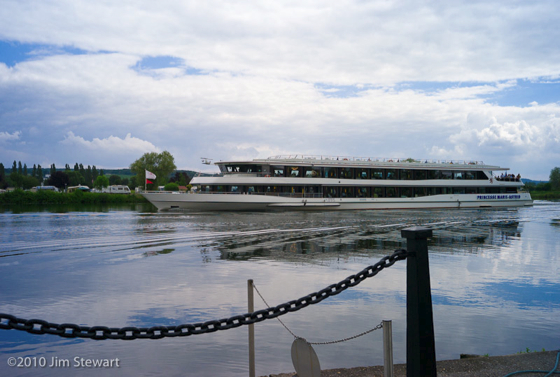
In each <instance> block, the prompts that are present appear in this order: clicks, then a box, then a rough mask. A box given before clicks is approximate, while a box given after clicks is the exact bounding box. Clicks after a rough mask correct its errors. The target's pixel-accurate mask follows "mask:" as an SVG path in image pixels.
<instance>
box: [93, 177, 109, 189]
mask: <svg viewBox="0 0 560 377" xmlns="http://www.w3.org/2000/svg"><path fill="white" fill-rule="evenodd" d="M108 186H109V178H107V177H106V176H104V175H99V176H97V178H95V182H93V187H95V188H96V189H98V190H101V189H102V188H103V187H108Z"/></svg>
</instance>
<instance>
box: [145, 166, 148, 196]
mask: <svg viewBox="0 0 560 377" xmlns="http://www.w3.org/2000/svg"><path fill="white" fill-rule="evenodd" d="M146 191H148V179H147V178H146V168H144V192H146Z"/></svg>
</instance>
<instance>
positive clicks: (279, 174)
mask: <svg viewBox="0 0 560 377" xmlns="http://www.w3.org/2000/svg"><path fill="white" fill-rule="evenodd" d="M273 172H274V176H275V177H283V176H284V167H279V166H275V167H273Z"/></svg>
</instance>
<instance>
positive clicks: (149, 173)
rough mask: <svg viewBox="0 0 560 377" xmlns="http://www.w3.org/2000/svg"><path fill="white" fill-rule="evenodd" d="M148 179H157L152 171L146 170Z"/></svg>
mask: <svg viewBox="0 0 560 377" xmlns="http://www.w3.org/2000/svg"><path fill="white" fill-rule="evenodd" d="M146 179H156V175H155V174H154V173H152V172H151V171H147V170H146Z"/></svg>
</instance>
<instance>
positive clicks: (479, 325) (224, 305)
mask: <svg viewBox="0 0 560 377" xmlns="http://www.w3.org/2000/svg"><path fill="white" fill-rule="evenodd" d="M416 224H423V225H430V226H432V227H433V229H434V237H433V238H432V239H431V241H430V242H429V248H430V269H431V284H432V298H433V304H434V307H433V310H434V327H435V334H436V353H437V359H438V360H442V359H455V358H458V357H459V354H460V353H475V354H490V355H502V354H511V353H516V352H519V351H525V350H526V349H527V348H529V349H531V350H541V349H543V348H545V349H546V350H553V349H558V348H560V202H538V201H537V202H535V206H534V207H531V208H521V209H500V210H468V209H459V210H458V209H455V210H408V211H363V212H341V213H338V212H317V213H296V212H286V213H281V212H279V213H210V214H189V213H184V212H159V213H158V212H155V211H154V210H153V207H151V206H137V207H134V206H133V207H130V206H128V207H127V206H125V207H110V208H109V207H101V208H87V209H84V208H81V209H72V208H70V207H62V208H52V209H15V208H3V209H0V312H2V313H6V314H11V315H15V316H17V317H22V318H28V319H29V318H35V319H43V320H46V321H48V322H54V323H76V324H80V325H86V326H97V325H100V326H109V327H125V326H136V327H151V326H156V325H178V324H183V323H195V322H204V321H208V320H213V319H220V318H226V317H230V316H233V315H237V314H243V313H245V312H247V280H248V279H254V281H255V284H256V286H257V288H258V289H259V291H260V292H261V293H262V294H263V296H264V298H265V299H266V300H267V302H268V303H269V304H271V305H273V306H276V305H278V304H281V303H283V302H286V301H289V300H293V299H297V298H299V297H302V296H304V295H307V294H309V293H311V292H315V291H318V290H320V289H322V288H325V287H326V286H328V285H330V284H333V283H337V282H339V281H340V280H342V279H344V278H346V277H347V276H349V275H352V274H355V273H357V272H359V271H361V270H362V269H363V268H365V267H367V266H369V265H371V264H374V263H376V262H377V261H378V260H379V259H380V258H381V257H383V256H385V255H388V254H391V253H392V252H393V251H394V250H395V249H398V248H400V247H405V246H406V242H405V240H404V239H402V238H401V229H403V228H406V227H408V226H412V225H416ZM255 306H256V309H263V308H265V307H266V306H265V304H264V303H263V302H262V301H261V300H260V298H259V297H258V296H255ZM280 318H281V319H282V320H283V322H284V323H285V324H286V325H287V326H288V327H289V328H290V329H291V330H292V331H293V332H294V333H296V334H297V335H298V336H301V337H304V338H306V339H307V340H308V341H310V342H324V341H332V340H337V339H342V338H347V337H350V336H352V335H355V334H359V333H362V332H364V331H366V330H369V329H371V328H373V327H375V326H376V325H377V324H378V323H380V322H381V320H383V319H391V320H392V321H393V331H394V334H393V337H394V338H393V342H394V355H395V362H396V363H403V362H405V359H406V333H405V332H406V261H400V262H398V263H396V264H395V265H394V266H393V267H391V268H388V269H385V270H383V271H382V272H381V273H379V274H378V275H377V276H376V277H373V278H371V279H367V280H365V281H364V282H362V283H361V284H360V285H358V286H356V287H354V288H350V289H348V290H347V291H345V292H343V293H342V294H340V295H338V296H335V297H331V298H329V299H326V300H324V301H323V302H321V303H320V304H317V305H311V306H309V307H307V308H305V309H303V310H300V311H298V312H296V313H290V314H287V315H285V316H282V317H280ZM255 332H256V343H257V351H256V360H257V366H256V370H257V375H267V374H271V373H282V372H290V371H293V370H294V369H293V366H292V362H291V357H290V347H291V344H292V342H293V340H294V339H293V337H292V336H291V335H290V333H288V331H287V330H286V329H284V328H283V327H282V325H281V324H280V323H279V322H278V321H277V320H267V321H264V322H261V323H258V324H257V325H256V329H255ZM314 349H315V351H316V352H317V354H318V356H319V360H320V362H321V367H322V368H323V369H331V368H347V367H356V366H367V365H382V363H383V349H382V333H381V331H375V332H372V333H370V334H367V335H365V336H362V337H360V338H357V339H354V340H351V341H347V342H343V343H338V344H333V345H316V346H314ZM247 355H248V345H247V327H245V326H244V327H239V328H236V329H231V330H227V331H218V332H214V333H211V334H203V335H195V336H189V337H180V338H165V339H160V340H134V341H122V340H102V341H95V340H89V339H65V338H60V337H57V336H53V335H32V334H28V333H26V332H22V331H16V330H9V331H8V330H0V375H30V376H33V375H52V376H55V375H56V376H59V375H74V374H76V373H77V371H76V369H78V367H77V366H76V365H75V363H74V359H75V358H78V359H79V358H84V359H94V360H101V359H114V358H118V359H119V360H120V362H119V366H120V367H119V368H112V369H111V370H107V369H105V370H99V369H100V368H79V369H80V373H81V374H83V375H92V376H93V375H95V376H99V375H106V374H111V375H118V376H120V375H123V376H152V375H153V376H159V375H170V376H246V375H248V356H247ZM12 357H15V358H16V359H18V358H20V357H22V358H25V357H28V358H36V360H39V359H40V358H45V359H43V360H46V361H47V366H45V367H43V368H40V367H38V366H37V367H33V366H31V367H28V368H17V367H10V366H9V365H8V363H9V362H11V361H10V358H12ZM19 360H22V359H19ZM52 360H55V365H56V362H57V361H58V366H57V367H49V365H50V364H51V362H52ZM64 360H69V361H70V366H65V365H64V362H63V361H64Z"/></svg>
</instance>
